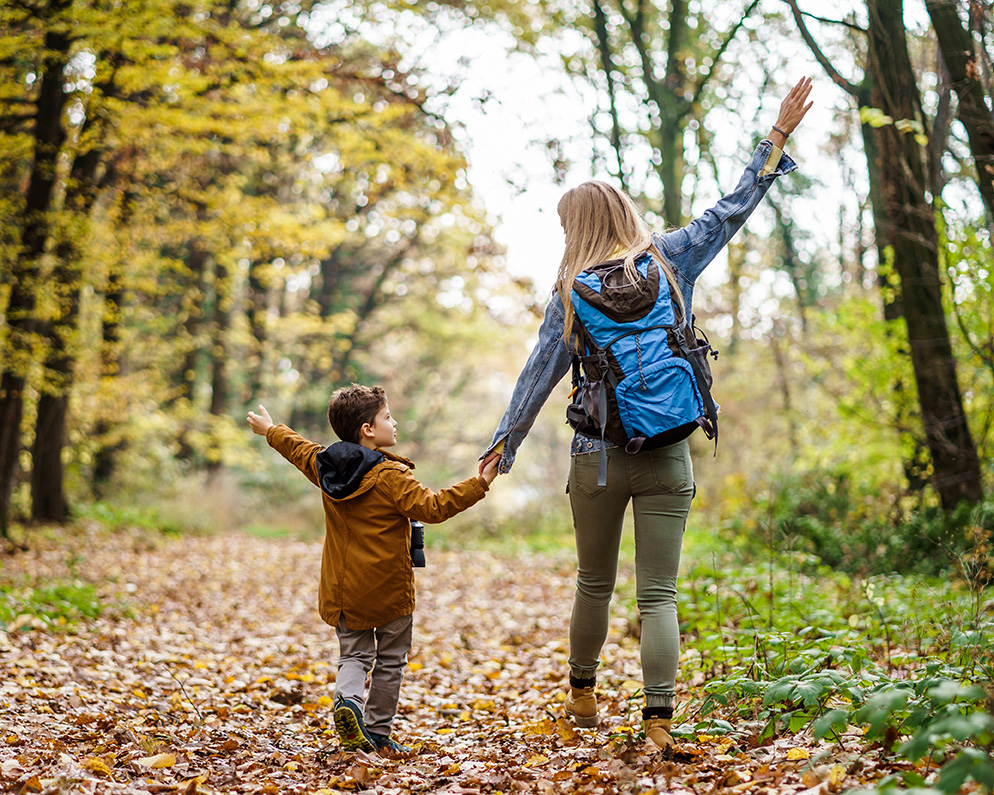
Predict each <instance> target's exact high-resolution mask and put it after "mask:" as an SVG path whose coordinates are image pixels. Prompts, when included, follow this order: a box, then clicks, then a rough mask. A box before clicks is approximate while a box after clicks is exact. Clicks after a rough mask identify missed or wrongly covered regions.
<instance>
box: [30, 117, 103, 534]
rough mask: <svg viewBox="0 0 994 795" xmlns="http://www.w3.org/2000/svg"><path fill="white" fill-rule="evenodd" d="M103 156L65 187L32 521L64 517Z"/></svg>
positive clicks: (77, 168) (82, 160) (89, 161)
mask: <svg viewBox="0 0 994 795" xmlns="http://www.w3.org/2000/svg"><path fill="white" fill-rule="evenodd" d="M93 118H94V117H93V115H92V113H91V115H90V116H89V117H88V118H87V122H86V124H84V126H83V129H82V130H81V132H80V139H81V140H86V139H87V138H89V137H90V133H91V132H92V128H93V127H94V123H93ZM97 137H98V138H99V137H100V136H97ZM101 155H102V153H101V151H100V150H99V149H97V148H92V149H90V150H89V151H87V152H83V153H80V154H78V155H77V157H76V158H75V160H74V161H73V165H72V169H71V171H70V174H69V179H68V181H67V183H66V195H65V208H64V210H63V214H64V215H65V217H66V218H67V220H69V221H70V223H69V231H68V232H66V231H63V232H61V233H60V234H59V240H58V243H57V244H56V246H55V260H56V265H55V268H54V269H53V271H52V274H51V277H50V279H49V287H48V289H49V291H50V292H54V293H55V307H54V315H53V316H52V317H50V318H45V319H44V320H42V321H39V324H38V326H39V332H40V333H41V336H42V337H43V338H44V339H45V340H47V343H48V344H47V350H48V352H47V355H46V357H45V363H44V371H43V377H42V382H41V385H40V392H41V396H40V397H39V400H38V417H37V421H36V425H35V440H34V448H33V450H32V454H31V457H32V461H33V467H32V470H31V517H32V518H33V519H35V520H36V521H48V522H64V521H65V520H66V518H67V515H68V506H67V504H66V498H65V491H64V488H63V485H64V472H63V466H62V451H63V448H64V447H65V445H66V439H67V433H66V420H67V418H68V416H69V392H70V390H71V389H72V382H73V371H74V369H75V361H74V359H73V356H72V354H71V353H70V352H69V351H70V347H71V345H70V343H71V340H72V338H73V336H74V335H75V333H76V323H77V319H78V317H79V295H80V290H81V288H82V284H81V280H82V272H81V267H80V261H81V259H82V257H83V252H82V251H81V244H83V243H84V242H85V241H86V239H87V230H88V224H89V216H90V210H91V209H92V207H93V202H94V200H95V199H96V195H97V185H96V179H97V169H98V167H99V165H100V160H101Z"/></svg>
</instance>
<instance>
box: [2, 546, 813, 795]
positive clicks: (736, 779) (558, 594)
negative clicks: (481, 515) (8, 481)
mask: <svg viewBox="0 0 994 795" xmlns="http://www.w3.org/2000/svg"><path fill="white" fill-rule="evenodd" d="M81 532H82V534H74V535H71V536H69V537H68V538H67V539H65V540H64V542H60V543H59V544H56V543H53V542H49V543H42V544H39V545H37V546H36V547H35V548H33V549H32V550H31V551H29V552H26V553H20V554H17V555H12V556H5V557H4V559H3V560H2V563H0V588H13V587H15V586H18V585H20V586H24V585H25V584H26V583H35V584H36V587H39V586H40V585H41V584H42V583H48V582H61V583H69V584H73V583H75V585H76V586H81V585H85V584H87V583H91V584H95V585H96V588H97V592H98V594H99V598H100V601H101V603H102V604H103V605H104V610H103V612H102V614H101V615H100V616H99V617H96V618H92V619H84V620H82V621H79V622H78V623H74V624H73V625H72V626H71V627H70V628H69V629H68V630H64V631H60V632H53V631H51V629H50V628H49V627H46V626H45V624H44V623H42V622H41V621H40V620H39V619H37V618H34V619H31V618H30V617H28V616H24V617H23V618H20V619H15V620H14V621H13V622H12V623H11V625H10V626H8V630H9V634H8V633H4V632H0V791H6V790H10V791H13V792H48V793H55V792H70V791H72V792H100V793H157V792H169V791H179V792H184V793H193V792H204V793H213V792H245V793H266V795H272V794H275V793H284V792H287V793H292V792H335V791H342V790H345V791H353V792H354V791H374V792H377V793H393V792H446V793H466V792H498V791H500V792H539V793H552V792H563V791H582V792H629V791H639V792H642V791H647V790H649V791H651V790H653V789H656V790H665V791H670V792H698V791H701V788H702V787H705V788H706V789H709V790H710V789H712V788H717V789H725V788H726V787H735V791H745V789H744V788H743V787H742V785H743V784H747V783H751V786H750V787H747V788H748V789H750V790H752V791H763V789H765V788H767V787H772V788H773V789H772V790H767V791H776V792H792V791H799V790H803V789H805V785H804V783H802V779H801V776H800V773H799V771H800V770H801V768H800V767H799V764H803V763H802V762H800V758H803V757H806V756H807V752H806V751H805V752H804V753H803V754H802V755H801V756H800V757H799V756H798V755H797V754H796V753H789V751H788V749H787V747H786V745H783V746H781V745H780V744H779V742H778V743H777V744H776V745H775V746H771V747H766V748H757V749H754V750H753V751H752V752H749V753H747V754H739V755H738V756H736V757H732V756H729V755H727V754H726V753H725V752H726V751H729V747H728V746H729V742H728V741H726V742H721V741H720V739H719V738H706V737H704V738H699V739H698V740H696V741H693V742H689V743H681V746H680V749H681V752H680V753H679V754H678V758H677V761H676V763H673V762H665V761H664V760H662V759H660V758H659V757H658V755H656V754H654V753H653V752H652V749H653V747H652V746H651V744H646V743H644V742H642V741H641V740H640V739H639V736H638V732H639V730H640V728H641V727H640V719H639V718H640V716H639V711H638V710H639V707H640V705H641V704H640V702H641V698H640V695H639V694H638V693H637V692H636V691H637V686H638V685H637V680H638V679H639V661H638V642H637V641H636V640H635V639H633V638H631V637H627V633H626V632H625V629H626V627H627V620H626V619H625V618H624V617H623V616H618V617H616V618H614V619H613V623H612V631H611V635H610V637H609V641H608V644H607V646H606V647H605V650H604V655H603V659H604V660H605V661H606V664H605V666H604V668H603V674H602V676H601V680H600V682H599V691H600V692H599V699H600V702H601V715H602V716H603V719H602V723H601V727H600V728H599V729H598V730H587V729H585V730H576V729H574V728H573V727H572V726H571V725H570V724H568V723H567V722H565V721H563V720H562V719H561V707H560V706H559V705H560V702H561V699H562V697H563V695H564V692H563V684H564V679H565V674H566V670H567V666H566V656H567V648H566V645H567V636H566V630H567V625H568V621H569V613H570V607H571V603H572V591H573V579H574V576H575V575H574V569H573V561H572V556H571V554H570V553H568V552H564V553H561V554H558V555H547V554H532V555H528V556H521V557H510V556H502V555H498V554H493V553H489V552H480V551H462V552H458V553H457V552H452V551H436V550H433V549H429V550H428V567H427V568H426V569H424V570H419V571H418V573H417V578H418V609H417V612H416V614H415V615H416V620H415V632H414V647H413V649H412V652H411V655H410V665H409V670H408V672H407V675H406V679H405V682H404V685H403V688H402V691H401V703H400V710H399V715H398V718H397V720H396V722H395V725H394V736H395V737H396V738H397V739H398V740H399V741H401V742H403V743H405V744H408V745H411V746H413V749H414V754H413V755H412V756H411V758H409V759H384V758H382V757H380V756H378V755H375V754H370V755H366V754H363V753H361V752H359V753H355V754H345V753H342V752H341V751H340V750H339V749H338V741H337V736H336V735H335V733H334V727H333V722H332V708H331V696H332V695H333V691H334V679H335V665H334V662H335V657H336V653H337V641H336V640H335V636H334V631H333V630H332V629H331V628H330V627H328V626H326V625H324V624H323V623H322V622H321V621H320V619H319V618H318V617H317V613H316V609H315V602H316V597H315V594H316V587H317V578H318V570H319V566H320V553H321V546H320V543H319V542H316V541H312V542H302V541H271V540H261V539H258V538H254V537H250V536H244V535H234V534H225V535H216V536H182V537H173V538H157V539H153V540H152V541H150V540H149V538H148V536H147V535H138V536H132V535H128V534H119V535H116V536H109V535H107V534H106V533H104V532H97V531H94V532H93V533H89V532H87V531H81ZM70 590H71V589H70ZM2 596H3V593H2V592H0V597H2ZM615 612H616V613H617V612H619V611H615ZM799 742H803V740H802V738H800V737H793V738H790V744H791V745H795V746H796V745H797V744H798V743H799ZM795 750H803V749H795ZM730 753H734V751H730ZM775 757H776V758H779V760H780V761H781V763H782V764H781V765H779V766H774V765H771V764H769V762H770V761H771V760H772V759H774V758H775ZM791 757H793V759H796V760H798V761H792V759H791ZM736 785H738V786H737V787H736Z"/></svg>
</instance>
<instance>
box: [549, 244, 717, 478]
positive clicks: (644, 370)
mask: <svg viewBox="0 0 994 795" xmlns="http://www.w3.org/2000/svg"><path fill="white" fill-rule="evenodd" d="M635 267H636V270H637V272H638V277H639V278H638V280H637V281H636V283H635V284H632V283H631V281H629V278H628V276H627V275H626V274H625V270H624V262H623V261H622V260H611V261H609V262H604V263H601V264H600V265H595V266H593V267H592V268H588V269H587V270H585V271H583V272H582V273H581V274H580V275H579V276H577V277H576V279H575V280H574V281H573V288H572V291H571V293H570V297H571V300H572V303H573V312H574V319H575V320H574V322H575V323H576V324H577V325H578V327H579V328H578V333H579V342H580V351H581V352H579V353H578V354H577V355H575V356H574V357H573V392H572V393H571V394H572V398H573V402H572V403H571V404H570V405H569V407H568V408H567V410H566V419H567V422H569V424H570V425H572V426H573V428H575V429H576V430H578V431H579V432H581V433H583V434H586V435H587V436H595V437H596V436H599V437H600V438H601V441H602V442H603V441H604V440H605V439H607V440H610V441H612V442H614V443H615V444H616V445H618V446H619V447H624V448H625V451H626V452H628V453H632V454H634V453H637V452H639V451H640V450H647V449H652V448H654V447H663V446H664V445H667V444H675V443H676V442H678V441H680V440H682V439H685V438H687V437H688V436H690V434H691V433H692V432H693V431H694V430H696V428H697V427H698V426H699V427H701V428H703V429H704V432H705V434H707V437H708V438H709V439H714V440H715V449H716V450H717V444H718V407H717V405H716V404H715V402H714V400H713V399H712V397H711V383H712V377H711V368H710V366H709V364H708V360H707V356H708V354H710V355H711V356H713V357H714V358H717V357H718V352H717V351H715V350H712V348H711V345H710V344H709V343H708V341H707V339H706V338H705V339H698V338H697V335H696V334H695V329H694V325H693V319H691V322H690V323H689V324H688V323H686V322H685V321H684V318H683V317H682V316H681V313H680V311H679V306H680V304H679V303H678V302H677V301H676V300H675V298H674V296H673V295H672V289H673V288H672V286H671V285H670V283H669V281H668V280H667V278H666V276H665V275H664V274H663V273H662V270H661V268H660V267H659V264H658V263H657V262H656V261H655V260H654V259H653V258H652V256H651V255H650V254H649V253H648V252H646V253H645V254H643V255H641V256H640V257H639V258H638V259H637V260H636V261H635ZM581 368H582V375H581ZM597 483H598V485H600V486H604V485H606V484H607V457H606V455H605V453H604V445H603V444H602V445H601V456H600V466H599V471H598V479H597Z"/></svg>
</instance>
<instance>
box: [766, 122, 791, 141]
mask: <svg viewBox="0 0 994 795" xmlns="http://www.w3.org/2000/svg"><path fill="white" fill-rule="evenodd" d="M770 126H771V127H772V128H773V129H774V130H775V131H776V132H778V133H780V134H781V135H782V136H783V137H784V138H785V139H786V138H790V133H785V132H784V131H783V130H781V129H780V128H779V127H777V126H776V125H775V124H772V125H770Z"/></svg>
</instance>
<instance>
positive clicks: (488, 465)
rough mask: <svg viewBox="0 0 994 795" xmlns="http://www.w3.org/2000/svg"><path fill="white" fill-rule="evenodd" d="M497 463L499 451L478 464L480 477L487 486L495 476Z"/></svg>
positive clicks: (498, 461)
mask: <svg viewBox="0 0 994 795" xmlns="http://www.w3.org/2000/svg"><path fill="white" fill-rule="evenodd" d="M499 463H500V453H497V455H494V456H491V457H490V458H489V459H487V460H486V461H484V462H483V464H481V465H480V477H481V478H483V479H484V480H485V481H486V482H487V485H488V486H489V485H490V484H491V483H493V482H494V478H495V477H497V464H499Z"/></svg>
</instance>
